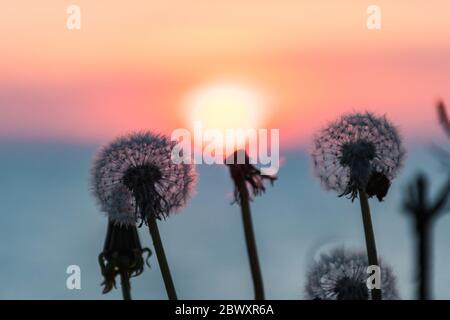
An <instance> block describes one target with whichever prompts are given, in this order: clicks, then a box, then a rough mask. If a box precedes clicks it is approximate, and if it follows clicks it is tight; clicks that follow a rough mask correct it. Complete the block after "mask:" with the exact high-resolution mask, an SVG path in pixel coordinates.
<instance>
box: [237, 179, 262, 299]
mask: <svg viewBox="0 0 450 320" xmlns="http://www.w3.org/2000/svg"><path fill="white" fill-rule="evenodd" d="M237 187H238V188H239V194H240V205H241V211H242V222H243V224H244V233H245V243H246V245H247V254H248V258H249V261H250V271H251V274H252V279H253V286H254V290H255V300H264V299H265V296H264V285H263V279H262V274H261V268H260V266H259V260H258V253H257V250H256V241H255V233H254V231H253V223H252V216H251V212H250V203H249V194H248V190H247V186H246V185H245V181H240V182H239V183H238V184H237Z"/></svg>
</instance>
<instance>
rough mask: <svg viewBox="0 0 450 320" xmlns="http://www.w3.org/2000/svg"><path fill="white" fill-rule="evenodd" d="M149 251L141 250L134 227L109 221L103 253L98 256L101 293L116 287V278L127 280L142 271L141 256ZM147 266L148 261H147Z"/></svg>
mask: <svg viewBox="0 0 450 320" xmlns="http://www.w3.org/2000/svg"><path fill="white" fill-rule="evenodd" d="M146 252H147V254H148V255H147V260H148V258H149V257H150V255H151V252H150V249H148V248H142V246H141V242H140V240H139V235H138V232H137V228H136V226H122V225H118V224H116V223H114V222H111V221H109V223H108V231H107V233H106V239H105V245H104V247H103V252H102V253H101V254H100V255H99V257H98V259H99V263H100V269H101V271H102V275H103V278H104V281H103V283H102V285H103V286H104V288H103V293H108V292H109V291H111V290H112V288H115V287H116V276H118V275H120V276H121V277H122V278H126V279H128V280H129V278H131V277H137V276H138V275H140V274H141V273H142V272H143V271H144V258H143V255H144V254H145V253H146ZM147 265H148V266H149V264H148V261H147Z"/></svg>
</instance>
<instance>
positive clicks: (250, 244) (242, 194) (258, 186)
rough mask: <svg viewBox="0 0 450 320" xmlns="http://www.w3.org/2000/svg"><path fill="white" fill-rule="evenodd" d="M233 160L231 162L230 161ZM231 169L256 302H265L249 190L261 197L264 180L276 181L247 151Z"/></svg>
mask: <svg viewBox="0 0 450 320" xmlns="http://www.w3.org/2000/svg"><path fill="white" fill-rule="evenodd" d="M230 160H231V161H230ZM226 163H227V165H228V168H229V169H230V175H231V179H232V180H233V183H234V199H235V202H236V203H238V204H239V206H240V207H241V213H242V222H243V224H244V234H245V244H246V246H247V254H248V258H249V262H250V272H251V274H252V280H253V287H254V291H255V299H256V300H264V299H265V293H264V283H263V278H262V273H261V267H260V265H259V259H258V253H257V250H256V240H255V233H254V231H253V222H252V216H251V212H250V200H252V197H251V195H250V191H249V189H250V188H251V193H252V195H253V196H258V195H261V194H262V193H264V192H265V191H266V189H265V187H264V180H265V179H267V180H269V181H270V182H271V183H272V184H273V182H274V181H275V180H276V177H274V176H265V175H262V174H261V171H260V170H259V169H258V168H256V167H255V166H254V165H252V164H251V163H250V159H249V157H248V155H247V154H246V153H245V150H237V151H236V152H234V153H233V154H232V155H230V157H229V158H228V159H227V161H226Z"/></svg>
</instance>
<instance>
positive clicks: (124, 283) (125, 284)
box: [120, 272, 131, 300]
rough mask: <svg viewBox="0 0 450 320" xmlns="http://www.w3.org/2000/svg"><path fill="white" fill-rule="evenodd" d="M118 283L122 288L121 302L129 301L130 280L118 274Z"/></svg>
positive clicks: (122, 273) (122, 274) (124, 275)
mask: <svg viewBox="0 0 450 320" xmlns="http://www.w3.org/2000/svg"><path fill="white" fill-rule="evenodd" d="M120 283H121V287H122V296H123V300H131V286H130V278H129V277H128V276H127V275H126V274H125V273H124V272H121V273H120Z"/></svg>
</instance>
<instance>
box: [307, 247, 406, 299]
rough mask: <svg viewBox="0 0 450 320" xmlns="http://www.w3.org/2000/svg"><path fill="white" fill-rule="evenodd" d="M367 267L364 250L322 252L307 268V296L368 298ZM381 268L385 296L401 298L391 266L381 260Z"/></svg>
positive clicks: (340, 249)
mask: <svg viewBox="0 0 450 320" xmlns="http://www.w3.org/2000/svg"><path fill="white" fill-rule="evenodd" d="M367 267H368V263H367V255H366V254H365V253H364V252H363V251H360V252H359V251H350V250H346V249H344V248H336V249H334V250H332V251H331V252H330V253H329V254H322V255H321V256H320V258H319V260H318V261H315V262H314V263H313V264H312V266H311V267H310V269H309V271H308V274H307V279H306V286H305V292H306V297H307V299H322V300H369V298H370V290H369V289H368V288H367V284H366V281H367V279H368V277H369V274H368V273H367V272H366V271H367ZM380 269H381V290H382V292H383V299H386V300H395V299H398V298H399V297H398V293H397V288H396V279H395V276H394V274H393V271H392V269H391V268H390V267H389V266H387V265H385V264H384V263H382V262H380Z"/></svg>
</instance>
